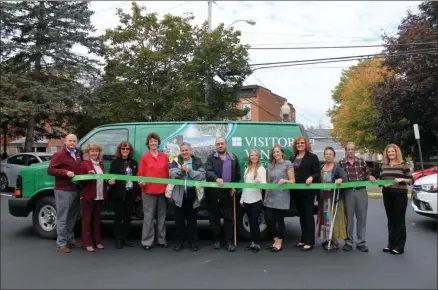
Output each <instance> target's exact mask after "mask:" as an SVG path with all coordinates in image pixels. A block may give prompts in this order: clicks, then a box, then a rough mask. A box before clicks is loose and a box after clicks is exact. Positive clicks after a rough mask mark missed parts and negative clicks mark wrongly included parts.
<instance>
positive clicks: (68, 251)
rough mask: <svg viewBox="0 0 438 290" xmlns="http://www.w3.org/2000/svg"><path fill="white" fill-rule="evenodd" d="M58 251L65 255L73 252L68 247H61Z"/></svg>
mask: <svg viewBox="0 0 438 290" xmlns="http://www.w3.org/2000/svg"><path fill="white" fill-rule="evenodd" d="M56 250H57V251H58V252H61V253H65V254H66V253H70V252H71V250H70V249H69V248H68V247H67V246H60V247H57V248H56Z"/></svg>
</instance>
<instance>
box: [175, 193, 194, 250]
mask: <svg viewBox="0 0 438 290" xmlns="http://www.w3.org/2000/svg"><path fill="white" fill-rule="evenodd" d="M194 201H195V199H194V198H192V199H188V198H187V197H186V196H184V199H183V203H182V206H181V207H178V206H177V205H176V204H175V225H176V237H175V239H176V240H177V242H178V243H180V244H183V243H184V242H185V241H187V242H188V243H189V244H192V243H196V242H197V241H198V226H197V209H196V208H193V203H194Z"/></svg>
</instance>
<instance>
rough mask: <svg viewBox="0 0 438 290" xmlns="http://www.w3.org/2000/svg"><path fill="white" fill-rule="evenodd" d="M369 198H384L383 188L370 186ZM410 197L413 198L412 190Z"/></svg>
mask: <svg viewBox="0 0 438 290" xmlns="http://www.w3.org/2000/svg"><path fill="white" fill-rule="evenodd" d="M368 198H370V199H382V198H383V196H382V189H381V188H380V187H369V188H368ZM408 199H409V200H412V192H411V190H409V193H408Z"/></svg>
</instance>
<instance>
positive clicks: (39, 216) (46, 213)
mask: <svg viewBox="0 0 438 290" xmlns="http://www.w3.org/2000/svg"><path fill="white" fill-rule="evenodd" d="M32 222H33V227H34V229H35V231H36V232H37V234H38V235H39V236H40V237H41V238H44V239H56V236H57V235H56V205H55V197H54V196H45V197H43V198H42V199H40V200H39V201H38V202H37V204H36V206H35V209H34V211H33V213H32Z"/></svg>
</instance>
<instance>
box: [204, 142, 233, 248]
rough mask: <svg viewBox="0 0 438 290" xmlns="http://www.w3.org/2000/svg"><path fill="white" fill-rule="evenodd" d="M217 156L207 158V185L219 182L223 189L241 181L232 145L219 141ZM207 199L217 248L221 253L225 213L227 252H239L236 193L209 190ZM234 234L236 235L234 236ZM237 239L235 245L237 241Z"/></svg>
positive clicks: (228, 190) (215, 189)
mask: <svg viewBox="0 0 438 290" xmlns="http://www.w3.org/2000/svg"><path fill="white" fill-rule="evenodd" d="M215 143H216V152H214V153H212V154H211V155H209V156H208V158H207V164H206V168H205V169H206V177H207V181H213V182H217V184H218V185H219V187H222V186H223V185H224V182H239V181H240V178H241V177H240V165H239V160H238V159H237V156H236V155H234V154H233V153H231V152H227V148H228V144H227V141H226V140H225V138H223V137H220V138H217V139H216V142H215ZM205 191H206V192H205V197H206V200H207V207H208V211H209V214H210V226H211V228H212V231H213V240H214V243H213V248H214V249H220V247H221V243H220V233H221V211H222V212H223V215H224V232H225V241H226V243H227V249H228V251H230V252H234V251H235V250H236V235H235V226H236V224H235V223H236V216H235V215H236V211H235V207H236V203H235V194H236V189H234V188H232V189H229V188H205ZM233 230H234V234H233ZM233 237H234V241H233Z"/></svg>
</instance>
